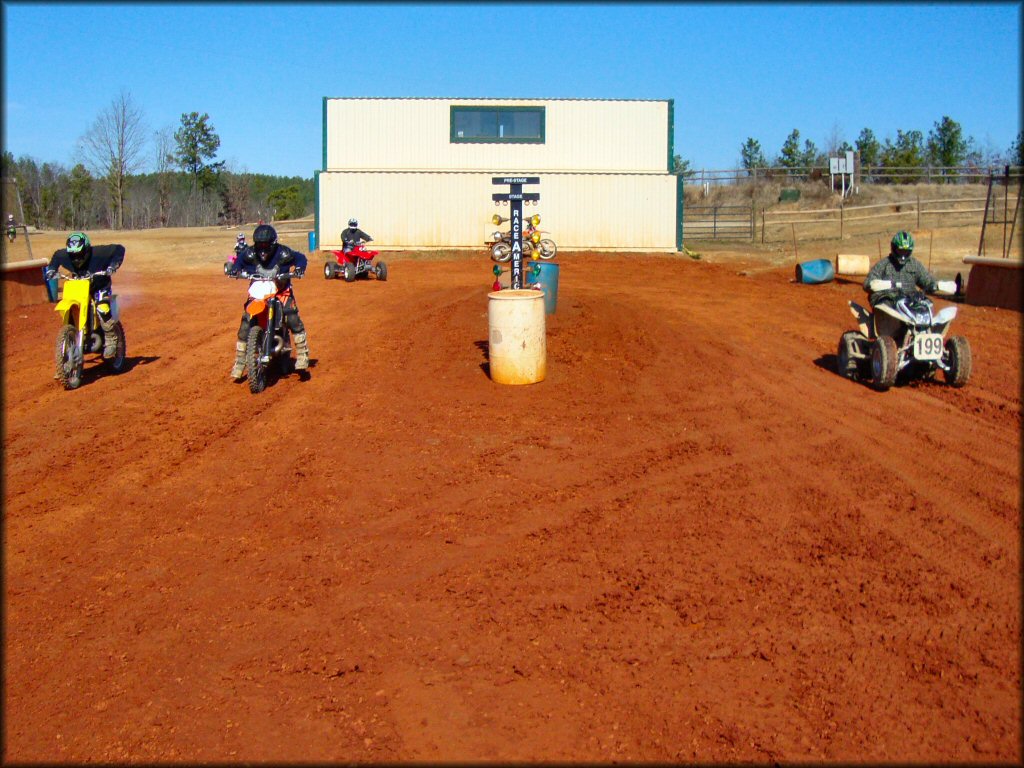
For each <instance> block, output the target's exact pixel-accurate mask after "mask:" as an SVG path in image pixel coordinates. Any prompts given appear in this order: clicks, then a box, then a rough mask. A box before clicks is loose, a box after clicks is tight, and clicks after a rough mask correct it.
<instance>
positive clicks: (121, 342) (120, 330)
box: [103, 320, 128, 373]
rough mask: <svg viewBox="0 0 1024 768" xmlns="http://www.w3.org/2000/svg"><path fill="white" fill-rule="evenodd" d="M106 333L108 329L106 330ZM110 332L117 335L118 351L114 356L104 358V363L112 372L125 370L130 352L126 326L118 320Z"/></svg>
mask: <svg viewBox="0 0 1024 768" xmlns="http://www.w3.org/2000/svg"><path fill="white" fill-rule="evenodd" d="M104 333H106V331H104ZM110 333H112V334H114V335H115V336H116V337H117V351H116V352H114V356H113V357H110V358H106V359H104V361H103V362H104V364H105V365H106V366H107V368H108V369H109V370H110V372H111V373H120V372H121V371H123V370H124V363H125V360H126V359H127V358H126V355H127V353H128V342H127V340H126V339H125V335H124V326H123V325H121V322H120V321H119V320H118V321H116V322H115V323H114V327H113V328H112V329H111V331H110Z"/></svg>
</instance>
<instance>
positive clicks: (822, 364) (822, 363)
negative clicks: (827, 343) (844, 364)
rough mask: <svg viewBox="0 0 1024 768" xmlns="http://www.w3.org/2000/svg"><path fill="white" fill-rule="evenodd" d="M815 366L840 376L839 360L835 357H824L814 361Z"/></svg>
mask: <svg viewBox="0 0 1024 768" xmlns="http://www.w3.org/2000/svg"><path fill="white" fill-rule="evenodd" d="M814 364H815V365H816V366H818V367H819V368H821V369H822V370H824V371H828V372H829V373H834V374H835V375H836V376H838V375H839V369H838V365H839V359H838V358H837V357H836V356H835V355H822V356H821V357H819V358H818V359H817V360H815V361H814Z"/></svg>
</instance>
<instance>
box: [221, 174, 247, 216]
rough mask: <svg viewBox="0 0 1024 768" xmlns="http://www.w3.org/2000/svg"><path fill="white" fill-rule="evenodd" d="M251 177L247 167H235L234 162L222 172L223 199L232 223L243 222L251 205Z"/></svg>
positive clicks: (225, 214)
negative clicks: (240, 168)
mask: <svg viewBox="0 0 1024 768" xmlns="http://www.w3.org/2000/svg"><path fill="white" fill-rule="evenodd" d="M250 180H251V177H250V174H249V171H248V170H247V169H244V168H243V169H242V170H241V171H239V170H237V169H236V168H235V164H234V163H233V162H231V163H228V164H227V166H226V171H225V172H224V173H223V174H222V177H221V181H222V186H221V191H220V195H221V199H222V200H223V202H224V216H225V218H226V219H227V223H228V224H231V225H238V224H243V223H245V221H246V218H247V216H248V213H249V209H250V207H251V193H250V191H249V183H250Z"/></svg>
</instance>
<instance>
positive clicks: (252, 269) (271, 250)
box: [228, 224, 309, 381]
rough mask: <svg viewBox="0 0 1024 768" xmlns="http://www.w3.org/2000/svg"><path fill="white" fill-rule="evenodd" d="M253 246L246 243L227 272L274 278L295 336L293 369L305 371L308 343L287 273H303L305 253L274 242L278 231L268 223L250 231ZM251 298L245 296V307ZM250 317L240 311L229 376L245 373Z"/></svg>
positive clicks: (287, 322) (290, 327) (234, 377)
mask: <svg viewBox="0 0 1024 768" xmlns="http://www.w3.org/2000/svg"><path fill="white" fill-rule="evenodd" d="M252 242H253V244H252V246H251V247H249V246H247V247H246V248H245V250H244V251H242V252H241V253H240V254H239V256H238V258H237V259H236V260H235V263H234V265H233V268H232V269H231V270H230V271H229V272H228V274H229V275H237V274H240V273H245V274H250V275H258V276H259V277H261V278H264V279H268V280H270V279H272V280H275V281H276V282H277V284H278V286H280V288H281V293H282V294H283V295H284V297H286V298H284V301H283V303H284V322H285V323H286V324H287V325H288V328H289V329H290V330H291V332H292V337H293V338H294V339H295V353H296V358H295V369H296V370H298V371H305V370H307V369H308V368H309V346H308V345H307V343H306V329H305V326H303V324H302V319H301V318H300V317H299V308H298V305H297V304H296V303H295V295H294V294H293V293H292V286H291V280H289V279H288V277H287V275H288V274H289V272H290V271H291V269H292V267H294V268H295V271H296V273H298V274H302V272H304V271H305V269H306V263H307V262H306V255H305V254H304V253H299V252H298V251H293V250H292V249H291V248H289V247H288V246H286V245H282V244H281V243H278V242H277V231H276V230H275V229H274V228H273V227H272V226H270V225H269V224H260V225H259V226H257V227H256V229H255V230H254V231H253V233H252ZM251 301H252V299H251V298H246V301H245V306H246V308H248V306H249V303H250V302H251ZM251 323H252V317H251V316H250V315H249V313H248V312H247V311H245V310H242V322H241V324H240V325H239V326H238V341H237V342H235V364H234V366H233V367H232V368H231V378H232V379H235V380H236V381H238V380H241V378H242V377H243V375H244V373H245V347H246V342H247V341H248V339H249V326H250V324H251Z"/></svg>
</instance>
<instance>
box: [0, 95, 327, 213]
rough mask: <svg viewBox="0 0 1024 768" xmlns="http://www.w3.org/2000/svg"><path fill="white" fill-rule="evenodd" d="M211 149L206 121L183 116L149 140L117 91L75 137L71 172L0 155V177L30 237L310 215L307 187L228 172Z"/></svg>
mask: <svg viewBox="0 0 1024 768" xmlns="http://www.w3.org/2000/svg"><path fill="white" fill-rule="evenodd" d="M219 148H220V137H219V136H218V135H217V132H216V130H215V129H214V126H213V124H212V122H211V121H210V116H209V115H208V114H206V113H203V114H199V113H198V112H188V113H183V114H182V115H181V121H180V123H179V125H177V126H167V127H165V128H162V129H160V130H157V131H155V132H153V133H151V134H150V133H149V132H148V130H147V128H146V124H145V120H144V117H143V114H142V112H141V110H140V109H139V108H138V106H137V105H136V104H135V102H134V101H133V99H132V97H131V95H130V94H128V93H126V92H123V91H122V92H121V93H120V94H119V95H118V96H117V97H116V98H115V99H114V100H113V101H112V102H111V103H110V104H109V105H108V106H107V107H106V108H104V109H103V110H101V112H100V113H99V114H98V115H97V117H96V119H95V120H94V121H93V122H92V124H91V125H90V126H89V127H88V128H87V129H86V131H85V132H84V133H83V134H82V136H81V137H80V138H79V140H78V143H77V146H76V151H75V163H74V165H73V166H72V167H71V168H68V167H66V166H64V165H62V164H60V163H52V162H42V163H40V162H38V161H37V160H36V159H34V158H31V157H28V156H24V155H23V156H21V157H19V158H17V159H15V157H14V155H13V154H12V153H11V152H8V151H4V153H3V155H2V158H0V171H2V175H3V177H4V178H5V179H14V180H15V183H16V184H17V189H18V193H19V195H20V198H21V205H22V211H23V215H24V222H23V223H25V224H28V225H30V226H34V227H36V228H37V229H69V230H70V229H90V228H103V229H124V228H129V229H144V228H150V227H180V226H208V225H214V224H225V225H230V226H236V225H240V224H242V223H244V222H251V221H256V220H259V219H264V220H267V221H271V220H283V219H294V218H299V217H301V216H304V215H306V214H307V213H308V212H310V211H311V210H312V205H313V196H314V192H313V179H312V178H308V179H307V178H302V177H300V176H273V175H268V174H258V173H249V172H248V171H245V170H238V169H235V168H230V167H227V164H226V163H225V162H224V161H218V160H216V156H217V151H218V150H219ZM147 165H148V166H149V167H150V168H151V169H152V170H150V171H148V172H141V170H142V168H143V167H145V166H147ZM9 213H14V214H15V218H18V212H17V211H9Z"/></svg>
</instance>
